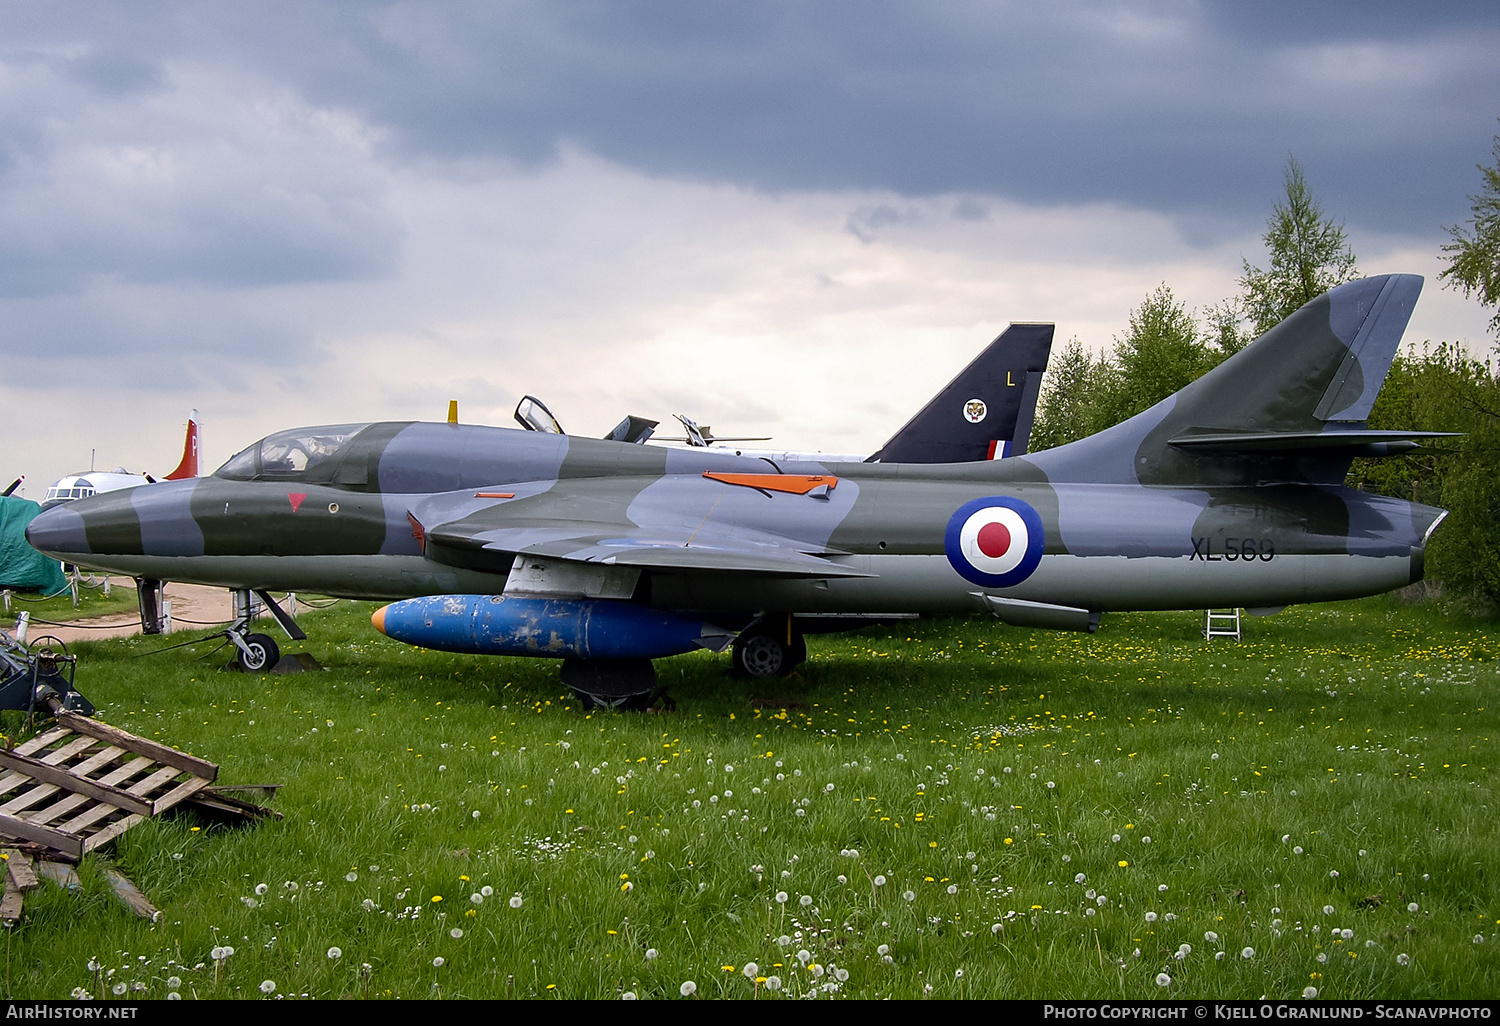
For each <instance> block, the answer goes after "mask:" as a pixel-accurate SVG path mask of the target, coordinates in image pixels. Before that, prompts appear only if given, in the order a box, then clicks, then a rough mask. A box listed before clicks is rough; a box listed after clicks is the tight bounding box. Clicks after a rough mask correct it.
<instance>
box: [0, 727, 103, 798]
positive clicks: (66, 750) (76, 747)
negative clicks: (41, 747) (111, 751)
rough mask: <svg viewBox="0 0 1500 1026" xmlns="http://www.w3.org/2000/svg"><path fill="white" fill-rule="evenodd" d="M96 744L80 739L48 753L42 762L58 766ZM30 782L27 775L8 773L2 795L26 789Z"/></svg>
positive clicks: (2, 779)
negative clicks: (19, 788)
mask: <svg viewBox="0 0 1500 1026" xmlns="http://www.w3.org/2000/svg"><path fill="white" fill-rule="evenodd" d="M95 744H98V742H97V741H96V740H95V739H94V738H91V737H80V738H77V739H76V740H74V741H72V742H70V743H69V744H66V745H63V746H62V747H61V748H57V749H54V750H53V751H50V752H48V753H47V754H46V755H44V756H42V760H41V761H42V762H45V763H47V764H48V765H49V766H57V765H60V764H62V763H64V762H66V761H67V760H69V759H71V758H72V757H73V756H75V755H77V754H78V753H79V752H82V751H85V750H87V749H88V748H90V747H91V746H93V745H95ZM16 751H17V752H20V751H21V749H20V748H17V749H16ZM22 754H23V755H24V754H27V753H24V752H23V753H22ZM30 782H31V777H29V776H27V775H26V774H25V773H7V774H5V776H3V777H0V795H4V794H9V793H10V792H11V791H14V790H15V789H16V788H17V787H24V786H25V785H26V784H28V783H30Z"/></svg>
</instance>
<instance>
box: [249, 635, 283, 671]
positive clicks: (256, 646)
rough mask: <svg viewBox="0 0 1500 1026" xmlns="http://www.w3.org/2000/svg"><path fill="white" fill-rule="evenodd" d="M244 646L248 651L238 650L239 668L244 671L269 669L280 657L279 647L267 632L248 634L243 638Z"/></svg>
mask: <svg viewBox="0 0 1500 1026" xmlns="http://www.w3.org/2000/svg"><path fill="white" fill-rule="evenodd" d="M245 647H246V648H248V649H249V650H250V651H248V652H245V651H241V652H240V669H242V670H244V671H245V672H246V673H260V672H262V671H265V670H269V669H270V668H271V667H273V666H275V665H276V663H277V661H278V660H279V659H280V658H281V649H280V648H278V647H277V645H276V641H275V639H273V638H272V637H271V636H270V635H269V634H251V635H249V636H248V637H246V638H245Z"/></svg>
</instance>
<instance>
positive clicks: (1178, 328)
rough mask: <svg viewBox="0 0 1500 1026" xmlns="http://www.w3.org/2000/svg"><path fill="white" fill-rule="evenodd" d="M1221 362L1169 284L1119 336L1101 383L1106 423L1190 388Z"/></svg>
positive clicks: (1160, 288)
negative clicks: (1203, 340) (1192, 383)
mask: <svg viewBox="0 0 1500 1026" xmlns="http://www.w3.org/2000/svg"><path fill="white" fill-rule="evenodd" d="M1217 362H1218V360H1217V359H1215V357H1214V355H1213V354H1211V353H1210V352H1209V351H1208V347H1207V346H1206V345H1204V343H1203V342H1202V340H1201V339H1200V338H1199V333H1198V324H1197V322H1196V321H1195V320H1194V319H1193V315H1192V314H1190V313H1189V312H1188V310H1187V308H1186V307H1185V306H1183V305H1182V304H1181V303H1179V302H1178V301H1177V297H1175V296H1174V295H1172V290H1171V289H1170V288H1168V287H1167V285H1166V284H1165V283H1163V284H1161V285H1158V286H1157V287H1156V291H1155V292H1152V293H1151V294H1150V295H1149V296H1147V297H1146V299H1145V300H1144V301H1143V302H1142V303H1141V305H1140V306H1138V307H1136V308H1135V309H1134V310H1132V311H1131V312H1130V328H1129V330H1128V331H1127V332H1126V333H1125V337H1124V338H1119V337H1118V336H1117V337H1116V338H1115V346H1114V350H1113V351H1112V352H1111V353H1110V355H1109V358H1108V360H1107V361H1106V369H1105V372H1104V377H1103V380H1102V382H1101V389H1100V391H1101V393H1102V394H1101V396H1100V403H1101V407H1102V409H1101V413H1102V414H1103V420H1104V423H1105V424H1118V423H1119V422H1120V421H1122V420H1125V419H1127V418H1129V417H1133V416H1135V415H1136V414H1137V413H1140V412H1141V411H1142V410H1145V409H1149V408H1150V407H1152V406H1154V405H1156V404H1157V403H1159V402H1161V401H1162V400H1163V399H1165V398H1166V397H1167V396H1169V395H1171V394H1172V393H1173V392H1176V391H1177V390H1178V389H1180V388H1183V387H1184V386H1186V385H1188V384H1190V383H1191V382H1193V381H1194V380H1196V379H1197V378H1198V376H1199V375H1201V374H1202V373H1203V372H1204V371H1206V370H1208V369H1209V368H1210V367H1212V366H1213V365H1214V364H1215V363H1217Z"/></svg>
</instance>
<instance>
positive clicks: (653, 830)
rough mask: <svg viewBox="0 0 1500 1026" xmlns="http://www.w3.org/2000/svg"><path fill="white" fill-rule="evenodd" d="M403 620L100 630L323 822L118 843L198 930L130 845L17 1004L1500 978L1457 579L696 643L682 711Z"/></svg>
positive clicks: (1484, 638)
mask: <svg viewBox="0 0 1500 1026" xmlns="http://www.w3.org/2000/svg"><path fill="white" fill-rule="evenodd" d="M367 614H368V607H363V606H348V605H344V606H341V607H339V608H338V609H335V610H333V611H330V612H327V613H322V614H317V615H310V616H307V617H306V618H305V621H304V624H305V626H306V627H308V629H309V633H310V634H311V635H312V641H310V642H309V643H308V646H307V647H308V650H309V651H311V652H313V653H314V654H315V655H316V656H317V657H318V658H319V659H320V660H322V661H323V662H324V663H325V664H326V665H327V666H328V667H329V670H328V672H326V673H309V674H303V675H299V676H290V677H272V676H265V677H247V676H243V675H240V674H235V673H227V672H224V671H223V670H222V669H221V667H222V665H223V663H224V662H225V661H227V659H228V657H229V653H228V652H227V651H226V650H220V651H218V652H217V653H216V654H213V655H211V656H210V655H205V653H206V652H207V651H208V649H210V648H211V647H212V645H205V646H203V650H202V651H201V652H193V651H190V650H176V651H172V652H164V653H162V654H160V655H154V656H150V657H149V658H139V659H137V658H133V657H134V656H137V655H139V654H141V653H144V652H147V651H151V650H154V649H157V648H160V647H162V646H163V645H165V644H167V642H166V641H165V640H163V639H146V640H142V639H134V640H128V641H127V640H121V641H112V642H103V643H98V644H96V645H92V646H89V645H85V646H80V652H81V653H82V660H81V663H80V670H79V678H78V682H79V685H80V687H81V688H82V689H83V690H84V692H85V693H86V694H87V695H89V696H90V698H92V699H93V700H94V701H95V702H96V703H97V704H98V705H99V706H100V710H101V714H102V715H103V716H104V717H105V718H107V719H108V720H109V721H110V722H113V723H116V724H119V725H122V726H124V727H126V728H127V729H131V730H134V731H136V732H139V733H141V734H144V735H146V736H148V737H155V738H158V739H161V740H164V741H167V742H170V743H172V744H175V745H178V746H180V747H182V748H183V749H185V750H188V751H191V752H194V753H196V754H198V755H201V756H203V757H206V758H209V759H212V760H215V761H217V762H219V763H220V764H221V765H222V767H223V770H222V774H221V781H222V782H224V783H245V784H255V783H280V784H283V785H285V786H284V788H283V789H282V790H281V792H280V794H279V795H278V797H277V798H276V799H275V801H274V803H273V804H274V806H275V807H276V808H277V809H278V810H279V811H280V812H282V813H283V814H284V816H285V819H284V820H282V821H280V822H274V823H268V824H263V825H261V826H258V827H254V828H251V829H222V828H209V827H204V826H203V825H202V824H200V823H199V822H197V821H195V820H192V819H190V818H187V817H183V818H178V819H164V820H159V821H153V822H149V823H146V824H143V825H142V826H140V827H137V828H136V829H134V830H132V831H131V832H130V833H128V834H126V835H125V836H124V837H123V838H122V839H121V840H120V841H119V842H118V843H117V845H116V847H115V849H114V851H113V853H112V855H111V856H110V857H111V858H112V859H113V860H114V862H115V863H117V864H118V865H119V867H120V868H121V869H123V870H124V871H125V872H126V873H128V874H129V875H130V876H131V877H132V878H133V879H134V880H135V881H136V883H138V884H139V885H140V886H141V888H142V889H143V890H144V891H145V892H146V893H147V894H148V895H149V896H150V897H151V898H152V900H153V901H154V902H155V903H156V904H157V905H158V906H159V907H160V908H161V909H162V911H163V916H162V917H161V919H160V920H159V921H158V922H157V923H156V924H154V925H153V924H147V923H144V922H142V921H139V920H136V919H134V918H132V917H131V916H130V915H129V913H127V912H126V911H125V910H124V908H123V907H122V906H120V905H119V904H118V903H117V902H116V901H115V900H114V899H113V897H112V896H111V895H110V894H109V892H108V889H107V887H106V885H105V884H104V882H103V879H102V876H101V874H100V872H99V867H98V865H97V864H96V863H95V861H94V860H89V861H88V862H86V863H85V866H84V867H83V876H84V883H85V887H84V891H83V893H82V894H81V895H67V894H64V893H63V892H61V891H59V890H58V889H56V888H53V887H50V886H49V887H47V888H46V889H44V890H43V891H41V892H38V893H37V894H35V895H33V896H31V897H30V898H28V900H27V915H28V918H27V920H26V921H25V923H24V924H23V925H22V926H20V927H19V928H18V929H16V930H14V931H12V932H11V933H10V934H9V935H8V936H7V938H6V944H7V945H8V947H7V953H6V958H7V961H6V966H7V970H6V973H7V975H6V986H7V990H8V993H9V994H10V995H14V996H17V997H66V996H68V995H69V994H70V993H71V992H73V991H74V989H75V988H83V989H84V990H86V991H88V992H90V993H92V994H93V995H94V996H96V997H99V996H104V995H105V994H106V993H108V992H110V990H111V988H114V987H116V986H119V985H122V984H123V985H125V986H126V987H127V988H132V987H136V986H137V985H140V986H143V987H144V988H145V989H144V991H139V992H136V993H137V994H138V995H139V996H151V997H162V996H165V995H166V993H167V990H168V979H169V978H171V977H176V978H177V979H178V985H177V988H176V990H177V992H178V993H180V994H181V995H182V997H183V998H189V999H190V998H193V997H200V998H206V997H214V996H226V997H257V998H258V997H260V996H261V991H260V990H259V987H260V985H261V983H262V981H266V980H270V981H273V982H274V983H275V986H276V990H275V993H276V994H278V995H286V996H292V995H298V996H300V995H302V994H308V995H311V996H315V997H344V996H353V997H359V996H369V997H405V998H413V997H431V996H442V997H509V996H515V997H533V996H535V997H550V996H557V997H566V998H613V997H618V996H620V995H621V994H622V993H624V992H631V993H634V994H636V995H638V996H640V997H641V998H673V999H676V998H678V995H679V988H680V987H681V985H682V984H683V983H684V981H687V980H691V981H694V983H695V984H696V986H697V996H698V997H708V996H720V995H723V996H728V997H740V998H749V997H751V996H752V995H758V996H759V998H760V999H762V1000H764V999H768V998H775V999H785V998H787V997H790V996H792V995H803V994H805V993H807V991H808V990H809V989H813V988H818V989H819V996H820V997H821V996H825V992H824V991H823V990H821V988H823V987H825V986H827V985H829V984H830V983H837V984H838V987H839V990H838V991H837V995H836V996H860V997H875V996H882V997H884V996H893V997H919V996H922V995H923V994H924V993H925V992H926V988H928V987H930V988H932V990H931V994H932V996H933V997H961V996H962V997H969V996H973V997H1046V996H1053V997H1061V996H1072V997H1110V998H1121V997H1125V998H1152V997H1195V996H1221V997H1237V998H1255V997H1258V996H1260V995H1269V996H1273V997H1296V996H1298V995H1301V994H1302V992H1303V989H1304V988H1305V987H1308V986H1315V987H1317V988H1318V990H1319V991H1320V993H1321V994H1322V995H1323V996H1325V997H1339V998H1345V997H1351V998H1368V997H1376V996H1379V997H1414V998H1422V997H1438V996H1443V997H1456V996H1470V997H1487V996H1492V995H1494V994H1495V993H1497V991H1500V958H1497V955H1496V951H1497V947H1500V945H1497V943H1496V941H1495V939H1494V938H1495V934H1496V933H1497V932H1500V892H1497V880H1496V870H1495V863H1496V852H1497V851H1500V830H1497V828H1496V826H1495V812H1494V802H1495V794H1494V790H1495V782H1496V767H1492V766H1490V765H1489V763H1490V762H1494V761H1496V759H1495V747H1494V740H1495V737H1496V733H1497V726H1500V724H1497V715H1496V710H1495V708H1494V700H1495V697H1496V675H1495V664H1494V661H1493V660H1494V657H1495V655H1496V653H1497V651H1500V634H1497V631H1496V629H1495V627H1494V626H1492V625H1491V624H1488V623H1485V622H1479V621H1471V620H1468V619H1464V618H1463V617H1462V616H1461V615H1460V614H1456V613H1452V612H1449V611H1447V610H1445V609H1444V608H1442V607H1440V606H1437V605H1428V606H1418V607H1410V606H1401V605H1399V604H1398V603H1396V602H1395V601H1394V600H1386V599H1377V600H1368V601H1365V602H1360V603H1349V604H1340V605H1328V606H1315V607H1306V608H1294V609H1291V610H1288V611H1286V612H1285V613H1283V614H1281V615H1279V616H1277V617H1274V618H1271V619H1266V620H1248V621H1247V636H1246V640H1245V641H1243V642H1241V643H1239V644H1236V643H1234V642H1232V641H1223V640H1216V641H1214V642H1213V643H1212V644H1211V645H1210V644H1206V643H1205V642H1204V641H1203V640H1202V638H1201V637H1200V636H1199V634H1198V631H1199V620H1198V618H1197V617H1195V616H1194V615H1193V614H1189V613H1181V614H1142V615H1120V616H1108V617H1106V618H1105V622H1104V626H1103V627H1102V628H1101V630H1100V632H1099V634H1097V635H1094V636H1091V637H1090V636H1083V635H1063V634H1049V633H1044V632H1028V631H1022V630H1016V629H1013V628H1007V627H1004V626H1002V625H999V624H994V623H991V622H984V621H979V620H974V621H956V620H939V621H924V622H921V623H914V624H912V625H911V626H910V628H903V629H900V630H895V631H891V630H883V629H882V630H874V631H867V632H864V633H861V634H854V635H845V636H825V637H819V638H813V639H811V642H810V646H809V647H810V650H811V658H810V660H809V662H808V663H807V664H806V665H805V666H804V667H803V668H802V670H801V671H800V673H799V675H798V676H797V677H794V678H792V679H790V680H785V681H775V682H771V683H753V682H743V681H732V680H729V679H728V678H727V677H726V676H725V674H724V670H725V667H726V663H727V657H724V656H710V655H708V654H706V653H705V654H700V655H694V656H682V657H678V658H675V659H669V660H663V661H662V662H660V663H659V664H658V668H659V672H660V674H661V677H662V679H663V681H665V682H667V683H668V684H670V686H671V693H672V695H673V696H674V697H675V699H676V701H677V703H678V708H677V711H676V712H672V713H663V714H617V713H607V714H600V713H594V714H585V713H583V712H581V711H580V710H579V708H578V704H577V702H576V701H574V700H573V699H572V696H571V695H570V694H569V693H568V692H567V691H566V690H565V689H563V688H562V687H561V686H560V685H559V684H558V683H557V680H556V665H555V664H551V663H548V662H545V661H526V660H510V659H488V658H477V657H466V656H452V655H445V654H441V653H432V652H422V651H418V650H415V649H411V648H407V647H405V646H402V645H399V644H397V643H394V642H391V641H388V640H387V639H385V638H382V637H380V636H379V635H376V634H374V633H373V632H372V631H371V629H370V628H369V624H368V620H367ZM174 640H175V639H174ZM198 827H202V828H201V829H195V828H198ZM1116 836H1118V838H1119V839H1118V840H1115V837H1116ZM1148 837H1149V839H1150V840H1149V842H1148V841H1147V838H1148ZM851 851H852V852H855V853H857V854H848V853H849V852H851ZM1335 873H1336V874H1337V875H1334V874H1335ZM1079 875H1082V877H1083V880H1082V882H1075V878H1076V877H1078V876H1079ZM882 877H883V878H884V883H883V885H881V884H879V878H882ZM626 884H629V887H628V888H626V887H625V886H624V885H626ZM261 885H264V888H263V893H261V890H262V888H261ZM481 888H488V889H489V891H490V893H489V896H488V897H485V898H484V900H483V901H482V902H481V903H478V904H475V903H472V902H471V900H470V895H471V894H476V893H479V892H480V891H481ZM950 891H951V893H950ZM779 892H782V893H785V895H786V901H785V903H781V902H778V900H777V899H778V897H779ZM908 894H910V897H909V898H908V897H907V895H908ZM513 895H519V896H520V899H521V900H520V907H519V908H513V907H511V903H510V899H511V898H512V896H513ZM804 896H806V900H808V902H809V903H808V904H806V905H804V904H803V903H802V902H803V900H804ZM1411 905H1415V906H1416V909H1415V911H1412V910H1410V908H1409V906H1411ZM1325 907H1327V908H1331V910H1332V911H1331V912H1326V913H1325V911H1324V910H1325ZM1090 911H1092V913H1093V914H1092V915H1090V914H1089V912H1090ZM455 930H459V931H462V935H461V936H457V937H455V936H453V931H455ZM1335 930H1341V931H1345V930H1346V931H1350V935H1349V937H1348V939H1345V938H1344V937H1343V936H1342V935H1338V936H1335V933H1334V931H1335ZM1208 933H1213V934H1216V935H1217V938H1218V939H1217V940H1216V941H1215V940H1208V939H1205V935H1206V934H1208ZM1480 937H1482V938H1483V939H1482V940H1479V939H1477V938H1480ZM1183 944H1188V945H1191V952H1190V953H1185V955H1184V957H1183V958H1182V959H1180V960H1179V959H1177V958H1175V957H1174V956H1175V955H1176V954H1177V953H1178V952H1179V950H1180V947H1181V945H1183ZM218 946H230V947H233V949H234V953H233V954H232V955H229V956H228V957H227V958H224V959H223V960H222V961H221V962H219V963H215V961H214V960H213V959H212V958H211V957H210V956H211V951H212V949H214V948H215V947H218ZM882 946H885V949H884V950H883V949H882ZM335 947H336V948H338V949H339V957H337V958H330V957H329V956H328V951H329V949H330V948H335ZM1247 948H1248V949H1253V952H1254V954H1253V957H1243V955H1242V952H1243V951H1244V950H1245V949H1247ZM648 949H649V951H648ZM799 951H805V952H806V953H807V954H806V957H807V959H808V960H809V961H810V962H811V964H812V965H813V966H816V967H817V968H816V969H809V968H804V967H803V966H802V964H801V963H800V962H799V959H798V957H797V953H798V952H799ZM650 952H654V953H655V957H651V958H648V957H647V956H648V953H650ZM1221 953H1222V958H1220V957H1219V956H1220V954H1221ZM1403 956H1404V957H1403ZM1320 957H1323V959H1324V960H1323V961H1320V960H1319V959H1320ZM887 958H888V959H889V961H887V960H886V959H887ZM437 959H442V964H441V965H435V961H436V960H437ZM91 961H94V962H96V963H97V964H98V965H99V967H100V968H99V969H98V970H96V971H95V970H90V969H89V965H90V962H91ZM749 962H754V963H756V964H757V966H758V967H759V975H760V976H762V977H767V976H776V977H778V978H779V979H780V980H781V981H782V989H781V991H780V992H779V993H778V994H771V993H769V992H768V991H767V988H766V985H765V984H764V983H761V984H759V985H757V984H756V983H753V982H752V981H751V980H749V979H747V978H746V977H745V976H744V975H743V972H742V971H743V969H744V967H745V965H746V963H749ZM819 973H821V974H822V975H819ZM960 973H961V975H960ZM1163 973H1164V974H1167V975H1168V976H1170V977H1171V983H1170V984H1169V985H1167V986H1158V984H1157V983H1156V980H1157V977H1158V974H1163ZM845 974H847V976H846V975H845ZM127 993H131V991H129V990H127Z"/></svg>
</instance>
